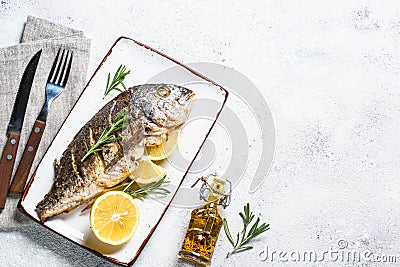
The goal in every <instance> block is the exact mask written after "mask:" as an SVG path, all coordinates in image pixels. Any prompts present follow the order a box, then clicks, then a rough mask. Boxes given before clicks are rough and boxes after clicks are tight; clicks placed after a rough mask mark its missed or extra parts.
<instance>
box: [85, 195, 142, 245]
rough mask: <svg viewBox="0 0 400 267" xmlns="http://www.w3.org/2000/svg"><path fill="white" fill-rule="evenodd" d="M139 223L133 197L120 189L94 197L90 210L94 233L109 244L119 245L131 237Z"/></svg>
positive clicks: (137, 210) (91, 225)
mask: <svg viewBox="0 0 400 267" xmlns="http://www.w3.org/2000/svg"><path fill="white" fill-rule="evenodd" d="M138 223H139V209H138V207H137V205H136V203H135V201H134V199H133V198H132V197H131V196H130V195H128V194H126V193H124V192H121V191H110V192H107V193H105V194H103V195H101V196H100V197H98V198H97V199H96V201H95V202H94V203H93V206H92V208H91V211H90V227H91V228H92V231H93V233H94V235H95V236H96V237H97V238H98V239H99V240H100V241H102V242H104V243H107V244H110V245H115V246H116V245H121V244H124V243H126V242H128V240H129V239H131V238H132V236H133V234H134V233H135V231H136V228H137V225H138Z"/></svg>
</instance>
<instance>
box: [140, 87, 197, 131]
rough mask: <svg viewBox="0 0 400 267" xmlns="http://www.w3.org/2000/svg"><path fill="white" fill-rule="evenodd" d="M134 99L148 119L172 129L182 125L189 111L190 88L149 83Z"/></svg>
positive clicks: (162, 126) (190, 100) (191, 93)
mask: <svg viewBox="0 0 400 267" xmlns="http://www.w3.org/2000/svg"><path fill="white" fill-rule="evenodd" d="M140 95H141V96H140V97H139V98H138V99H135V102H136V103H135V104H136V105H138V106H139V107H140V109H141V111H142V112H143V113H144V115H145V117H146V118H147V120H148V121H150V122H152V123H154V124H156V125H157V126H158V127H161V128H166V129H174V128H177V127H179V126H180V125H182V124H183V123H184V122H185V121H186V120H187V118H188V116H189V113H190V111H191V104H192V100H193V98H194V96H195V94H194V93H193V91H192V90H190V89H187V88H185V87H182V86H178V85H173V84H154V85H149V87H147V89H146V90H145V92H143V93H142V94H140Z"/></svg>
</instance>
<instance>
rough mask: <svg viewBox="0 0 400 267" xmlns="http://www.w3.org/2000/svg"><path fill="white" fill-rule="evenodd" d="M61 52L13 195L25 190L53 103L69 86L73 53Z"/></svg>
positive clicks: (17, 174)
mask: <svg viewBox="0 0 400 267" xmlns="http://www.w3.org/2000/svg"><path fill="white" fill-rule="evenodd" d="M60 51H61V48H60V49H59V50H58V52H57V56H56V58H55V59H54V62H53V66H52V67H51V70H50V74H49V78H48V79H47V84H46V99H45V102H44V105H43V107H42V110H41V111H40V113H39V116H38V117H37V119H36V121H35V123H34V125H33V128H32V130H31V134H30V136H29V139H28V142H27V143H26V146H25V149H24V153H23V154H22V158H21V160H20V162H19V165H18V168H17V170H16V172H15V176H14V180H13V182H12V183H11V186H10V190H9V192H10V193H12V194H20V193H22V191H23V190H24V187H25V183H26V180H27V178H28V175H29V172H30V170H31V167H32V163H33V160H34V158H35V155H36V152H37V149H38V147H39V143H40V140H41V139H42V135H43V132H44V129H45V127H46V121H47V115H48V113H49V107H50V105H51V102H52V101H53V100H54V98H56V97H57V96H58V95H59V94H60V93H61V92H62V91H63V90H64V88H65V85H66V84H67V80H68V76H69V73H70V70H71V64H72V57H73V53H72V51H69V50H65V49H63V50H62V53H61V57H60Z"/></svg>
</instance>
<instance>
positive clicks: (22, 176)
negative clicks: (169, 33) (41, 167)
mask: <svg viewBox="0 0 400 267" xmlns="http://www.w3.org/2000/svg"><path fill="white" fill-rule="evenodd" d="M45 127H46V122H44V121H40V120H36V121H35V124H34V125H33V128H32V131H31V134H30V136H29V139H28V142H27V143H26V146H25V149H24V154H22V158H21V161H20V162H19V165H18V168H17V171H16V172H15V176H14V179H13V181H12V183H11V187H10V193H12V194H20V193H22V191H23V190H24V188H25V183H26V180H27V179H28V176H29V172H30V171H31V167H32V163H33V160H34V159H35V156H36V152H37V150H38V147H39V143H40V140H41V139H42V135H43V132H44V128H45Z"/></svg>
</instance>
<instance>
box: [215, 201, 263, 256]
mask: <svg viewBox="0 0 400 267" xmlns="http://www.w3.org/2000/svg"><path fill="white" fill-rule="evenodd" d="M243 210H244V212H240V213H239V216H240V217H241V218H242V222H243V230H242V231H241V233H237V235H236V242H234V241H233V237H232V234H231V232H230V230H229V226H228V222H227V221H226V220H225V219H223V220H222V222H223V224H224V231H225V234H226V236H227V238H228V240H229V242H230V243H231V244H232V246H233V249H232V251H230V252H229V253H228V254H227V255H226V257H227V258H228V257H229V256H230V255H232V254H233V253H237V252H242V251H246V250H249V249H252V248H253V247H252V246H245V245H246V244H247V242H249V241H250V240H252V239H253V238H255V237H256V236H258V235H260V234H262V233H264V232H265V231H267V230H269V224H266V223H262V224H261V225H260V226H259V223H260V218H259V217H257V219H256V221H255V223H254V224H253V225H252V226H251V227H250V230H249V231H248V232H247V227H248V226H249V225H250V224H251V222H252V221H253V219H254V214H253V212H252V211H250V204H249V203H247V204H246V206H244V208H243ZM240 234H241V238H240ZM239 240H240V241H239Z"/></svg>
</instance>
